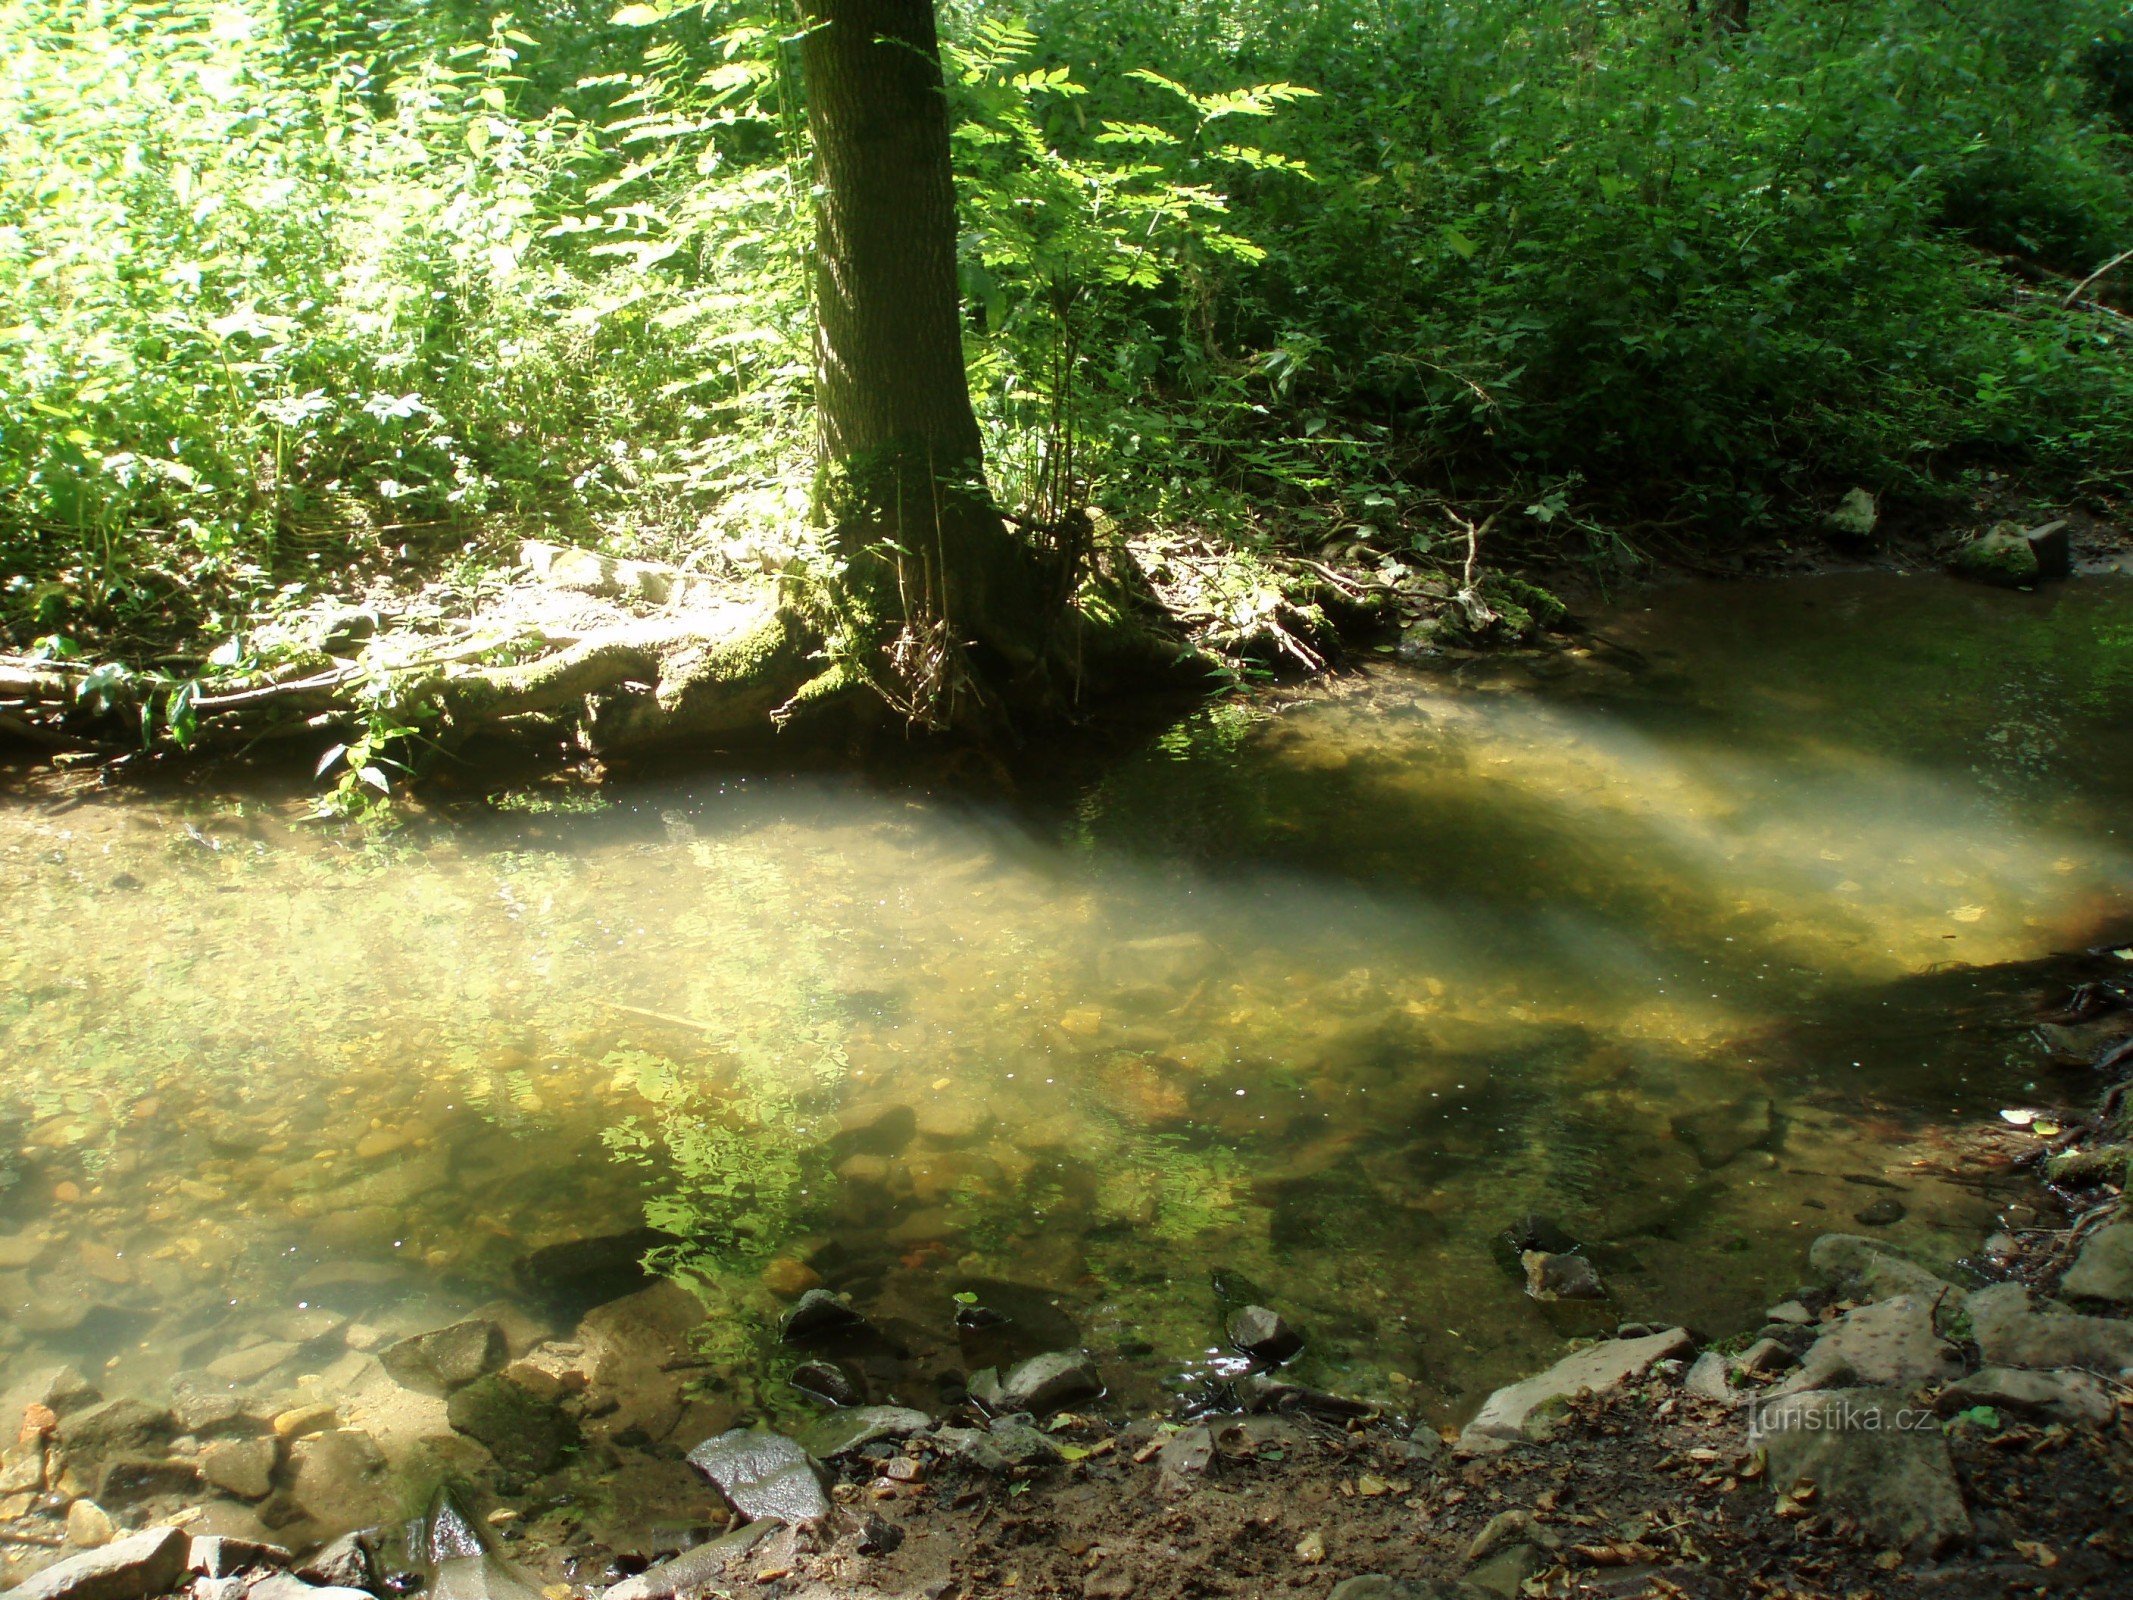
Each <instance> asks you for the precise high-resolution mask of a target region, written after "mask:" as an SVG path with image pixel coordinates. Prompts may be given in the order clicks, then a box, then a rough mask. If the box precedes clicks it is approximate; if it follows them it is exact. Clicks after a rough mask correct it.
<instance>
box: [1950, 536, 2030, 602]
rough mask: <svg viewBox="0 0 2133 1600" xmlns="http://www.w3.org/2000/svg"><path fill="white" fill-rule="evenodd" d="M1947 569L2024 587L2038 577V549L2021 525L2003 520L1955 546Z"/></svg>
mask: <svg viewBox="0 0 2133 1600" xmlns="http://www.w3.org/2000/svg"><path fill="white" fill-rule="evenodd" d="M1948 570H1949V571H1951V572H1953V573H1954V574H1955V575H1956V576H1957V577H1961V578H1973V579H1975V580H1976V581H1977V582H1979V583H1993V584H1998V585H2000V586H2001V587H2003V588H2009V589H2015V588H2021V587H2024V586H2025V585H2028V584H2032V583H2035V582H2036V581H2037V574H2038V562H2037V552H2036V549H2035V547H2034V546H2033V545H2031V544H2030V542H2029V540H2028V539H2027V538H2026V537H2024V535H2023V533H2022V530H2021V529H2019V528H2017V527H2015V526H2014V525H2013V524H2012V523H2006V522H2003V523H2000V524H1998V525H1997V526H1995V527H1994V528H1993V529H1992V531H1991V532H1989V533H1982V534H1979V535H1978V536H1977V537H1976V538H1975V539H1968V540H1965V541H1964V542H1963V543H1962V544H1960V545H1958V546H1956V549H1955V553H1954V554H1953V555H1951V556H1950V557H1949V558H1948Z"/></svg>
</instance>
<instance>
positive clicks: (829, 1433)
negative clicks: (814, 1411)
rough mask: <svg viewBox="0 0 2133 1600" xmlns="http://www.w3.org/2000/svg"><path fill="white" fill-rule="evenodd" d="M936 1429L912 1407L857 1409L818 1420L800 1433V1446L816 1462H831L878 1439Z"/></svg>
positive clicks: (927, 1418) (923, 1414) (858, 1407)
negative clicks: (931, 1428) (834, 1458)
mask: <svg viewBox="0 0 2133 1600" xmlns="http://www.w3.org/2000/svg"><path fill="white" fill-rule="evenodd" d="M932 1426H933V1419H932V1418H931V1417H929V1416H927V1415H926V1413H925V1412H923V1411H913V1410H912V1409H910V1407H908V1406H857V1407H854V1408H853V1409H852V1410H849V1411H837V1412H833V1413H832V1414H830V1415H829V1416H826V1417H818V1418H816V1419H815V1420H814V1421H813V1422H810V1423H809V1424H808V1425H807V1426H806V1427H804V1428H802V1429H801V1430H800V1444H801V1446H802V1447H803V1448H804V1449H805V1450H806V1451H807V1453H808V1454H809V1455H811V1456H813V1457H815V1459H816V1460H818V1461H828V1460H830V1459H832V1458H833V1457H836V1456H841V1455H843V1454H844V1453H845V1452H846V1451H848V1450H857V1449H858V1448H859V1447H860V1446H861V1445H863V1444H872V1443H873V1442H874V1441H875V1440H876V1439H901V1438H905V1437H907V1436H908V1435H910V1434H914V1433H924V1432H925V1431H926V1430H927V1429H928V1428H930V1427H932Z"/></svg>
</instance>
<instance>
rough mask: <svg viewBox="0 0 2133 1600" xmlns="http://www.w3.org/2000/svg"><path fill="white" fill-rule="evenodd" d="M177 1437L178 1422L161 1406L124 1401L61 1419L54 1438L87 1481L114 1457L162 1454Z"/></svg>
mask: <svg viewBox="0 0 2133 1600" xmlns="http://www.w3.org/2000/svg"><path fill="white" fill-rule="evenodd" d="M177 1433H178V1420H177V1418H176V1417H174V1416H172V1415H171V1414H170V1413H169V1412H168V1411H166V1410H164V1409H163V1408H162V1407H161V1406H152V1405H149V1404H148V1403H147V1402H146V1401H142V1400H134V1399H131V1398H124V1397H122V1398H120V1399H117V1400H106V1401H105V1402H104V1403H103V1404H101V1405H95V1406H91V1407H89V1408H88V1409H87V1410H86V1411H77V1412H75V1413H74V1414H73V1415H72V1416H65V1417H61V1418H60V1419H59V1427H58V1430H57V1432H56V1434H55V1438H56V1439H57V1441H58V1444H59V1448H60V1450H61V1451H62V1452H63V1453H64V1454H65V1455H66V1458H67V1461H68V1464H69V1465H71V1466H72V1467H73V1468H74V1470H75V1472H76V1473H77V1475H79V1476H82V1477H85V1478H86V1477H91V1476H94V1475H95V1473H96V1472H97V1471H98V1470H100V1469H101V1468H102V1466H103V1463H104V1462H105V1461H106V1460H107V1459H110V1458H112V1457H115V1456H146V1455H157V1454H160V1453H161V1452H162V1449H163V1446H165V1445H167V1444H168V1443H169V1442H170V1441H171V1440H172V1439H174V1438H176V1437H177Z"/></svg>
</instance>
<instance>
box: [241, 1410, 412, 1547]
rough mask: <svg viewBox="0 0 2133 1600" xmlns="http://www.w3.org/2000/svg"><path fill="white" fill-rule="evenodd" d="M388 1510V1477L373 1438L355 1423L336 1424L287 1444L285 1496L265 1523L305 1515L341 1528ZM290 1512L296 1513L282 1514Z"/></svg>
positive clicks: (281, 1524) (381, 1515)
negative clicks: (287, 1475) (331, 1429)
mask: <svg viewBox="0 0 2133 1600" xmlns="http://www.w3.org/2000/svg"><path fill="white" fill-rule="evenodd" d="M277 1498H279V1497H277ZM268 1504H269V1505H270V1506H272V1505H274V1502H273V1501H269V1502H268ZM393 1510H394V1496H393V1493H392V1483H391V1477H390V1473H389V1470H388V1467H387V1464H386V1460H385V1455H384V1452H383V1451H381V1450H379V1448H378V1445H377V1441H376V1440H374V1439H372V1438H371V1436H370V1435H369V1434H368V1433H365V1432H364V1431H363V1430H362V1429H360V1428H336V1429H334V1430H333V1431H332V1432H330V1433H314V1434H312V1435H310V1436H309V1437H308V1438H303V1439H299V1440H297V1441H296V1442H295V1443H294V1444H292V1445H291V1446H290V1447H289V1487H288V1490H287V1497H286V1501H285V1503H283V1504H282V1505H280V1506H278V1507H276V1519H275V1520H274V1521H272V1522H271V1523H270V1525H271V1526H278V1527H286V1526H287V1525H288V1524H289V1523H291V1522H295V1521H299V1520H301V1519H302V1518H304V1517H309V1518H311V1519H312V1520H313V1521H316V1522H323V1523H329V1524H334V1523H337V1524H339V1525H340V1526H342V1527H346V1526H347V1525H348V1524H349V1523H351V1522H354V1523H370V1522H377V1521H381V1520H383V1519H384V1518H386V1517H389V1516H391V1515H392V1513H393ZM292 1511H293V1512H294V1513H296V1514H295V1515H293V1516H291V1515H287V1513H289V1512H292ZM263 1515H264V1513H263Z"/></svg>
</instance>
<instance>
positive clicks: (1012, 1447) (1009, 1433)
mask: <svg viewBox="0 0 2133 1600" xmlns="http://www.w3.org/2000/svg"><path fill="white" fill-rule="evenodd" d="M933 1437H934V1438H935V1439H936V1440H938V1441H939V1442H940V1443H941V1444H942V1445H943V1446H944V1447H946V1448H947V1449H948V1450H950V1451H952V1452H954V1453H955V1454H956V1455H958V1456H961V1457H962V1458H963V1459H964V1460H966V1461H968V1462H970V1463H971V1464H972V1465H973V1466H976V1467H978V1468H981V1469H982V1470H984V1471H986V1472H1011V1471H1013V1470H1014V1469H1015V1468H1017V1467H1049V1466H1056V1465H1058V1464H1059V1463H1060V1462H1062V1461H1064V1460H1066V1456H1065V1454H1064V1453H1063V1452H1062V1451H1061V1450H1060V1448H1059V1446H1058V1445H1057V1444H1055V1443H1054V1442H1053V1441H1052V1440H1051V1438H1049V1437H1048V1436H1047V1435H1045V1434H1042V1433H1039V1432H1038V1431H1037V1430H1036V1429H1035V1428H1033V1427H1031V1426H1030V1425H1029V1424H1028V1423H1026V1422H1013V1421H1010V1420H1008V1419H1007V1418H1005V1417H1001V1418H998V1419H996V1420H995V1421H994V1422H993V1424H992V1426H991V1427H990V1428H987V1429H984V1430H982V1431H981V1430H980V1429H977V1428H942V1429H941V1430H940V1431H939V1432H938V1433H936V1434H935V1435H934V1436H933Z"/></svg>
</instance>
